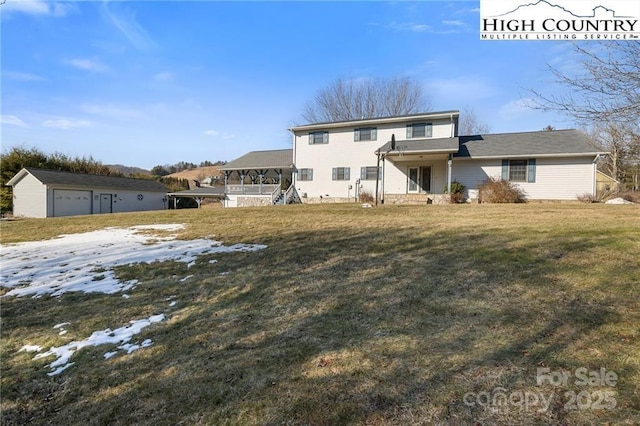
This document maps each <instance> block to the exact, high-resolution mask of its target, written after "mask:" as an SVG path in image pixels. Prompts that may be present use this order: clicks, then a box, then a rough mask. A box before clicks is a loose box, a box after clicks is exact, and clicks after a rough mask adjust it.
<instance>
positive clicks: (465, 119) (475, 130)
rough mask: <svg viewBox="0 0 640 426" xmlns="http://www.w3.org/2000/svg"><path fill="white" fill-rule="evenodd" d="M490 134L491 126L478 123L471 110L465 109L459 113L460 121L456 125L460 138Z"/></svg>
mask: <svg viewBox="0 0 640 426" xmlns="http://www.w3.org/2000/svg"><path fill="white" fill-rule="evenodd" d="M490 132H491V126H489V125H488V124H486V123H482V122H480V120H479V119H478V116H477V115H476V113H475V112H474V111H473V109H471V108H469V107H465V108H464V109H463V110H462V111H461V112H460V121H459V123H458V134H459V135H460V136H472V135H482V134H486V133H490Z"/></svg>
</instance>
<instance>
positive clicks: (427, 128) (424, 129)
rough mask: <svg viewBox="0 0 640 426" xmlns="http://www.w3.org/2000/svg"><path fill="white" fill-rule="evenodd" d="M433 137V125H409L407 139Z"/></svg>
mask: <svg viewBox="0 0 640 426" xmlns="http://www.w3.org/2000/svg"><path fill="white" fill-rule="evenodd" d="M430 137H433V125H432V124H431V123H414V124H407V139H411V138H430Z"/></svg>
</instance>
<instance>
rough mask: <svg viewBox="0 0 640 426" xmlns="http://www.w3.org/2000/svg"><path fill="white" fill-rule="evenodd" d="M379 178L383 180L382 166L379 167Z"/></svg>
mask: <svg viewBox="0 0 640 426" xmlns="http://www.w3.org/2000/svg"><path fill="white" fill-rule="evenodd" d="M378 179H379V180H382V167H378Z"/></svg>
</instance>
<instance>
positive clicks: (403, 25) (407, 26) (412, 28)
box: [384, 22, 431, 33]
mask: <svg viewBox="0 0 640 426" xmlns="http://www.w3.org/2000/svg"><path fill="white" fill-rule="evenodd" d="M384 27H385V28H389V29H392V30H395V31H409V32H414V33H424V32H428V31H430V30H431V27H430V26H429V25H426V24H418V23H415V22H392V23H390V24H386V25H384Z"/></svg>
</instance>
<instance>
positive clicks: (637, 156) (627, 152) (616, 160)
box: [589, 123, 640, 182]
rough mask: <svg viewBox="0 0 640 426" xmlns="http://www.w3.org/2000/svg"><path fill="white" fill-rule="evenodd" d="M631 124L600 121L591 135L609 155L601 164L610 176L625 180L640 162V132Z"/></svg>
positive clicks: (602, 168) (593, 128)
mask: <svg viewBox="0 0 640 426" xmlns="http://www.w3.org/2000/svg"><path fill="white" fill-rule="evenodd" d="M638 130H639V129H638V128H637V127H635V126H633V125H630V124H620V123H600V124H596V125H594V126H593V127H592V129H591V131H590V132H589V136H590V138H591V140H592V142H594V143H595V144H596V145H598V146H600V147H602V148H603V149H605V150H606V151H607V152H609V155H608V156H607V157H606V158H605V159H604V161H602V163H601V164H600V165H599V167H600V169H601V170H602V171H603V172H605V173H607V174H608V175H609V176H611V177H613V178H615V179H618V180H620V181H623V182H624V181H625V179H626V178H627V177H628V172H629V171H630V170H631V169H634V166H636V165H638V164H639V161H638V160H640V132H639V131H638Z"/></svg>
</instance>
